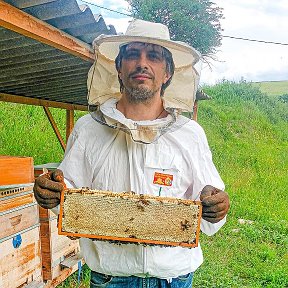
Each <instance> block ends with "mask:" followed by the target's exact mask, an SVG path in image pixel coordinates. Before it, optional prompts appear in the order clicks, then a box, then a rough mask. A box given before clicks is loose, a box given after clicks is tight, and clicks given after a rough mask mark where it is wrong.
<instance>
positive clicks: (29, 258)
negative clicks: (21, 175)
mask: <svg viewBox="0 0 288 288" xmlns="http://www.w3.org/2000/svg"><path fill="white" fill-rule="evenodd" d="M41 268H42V267H41V251H40V236H39V215H38V207H37V203H36V201H35V199H34V196H33V191H32V186H31V185H28V184H27V185H24V184H23V186H22V185H14V186H13V187H12V186H11V185H10V186H0V287H1V288H16V287H24V286H25V285H26V286H27V287H28V286H29V287H32V285H34V283H36V285H37V286H36V287H42V286H41V285H42V284H43V281H42V275H41V272H42V271H41V270H42V269H41ZM23 285H24V286H23ZM26 286H25V287H26Z"/></svg>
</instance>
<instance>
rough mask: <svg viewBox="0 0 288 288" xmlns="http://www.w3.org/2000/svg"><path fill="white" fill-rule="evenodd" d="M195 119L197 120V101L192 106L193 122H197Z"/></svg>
mask: <svg viewBox="0 0 288 288" xmlns="http://www.w3.org/2000/svg"><path fill="white" fill-rule="evenodd" d="M197 118H198V101H197V100H195V102H194V106H193V120H195V121H197Z"/></svg>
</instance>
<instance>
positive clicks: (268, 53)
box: [80, 0, 288, 84]
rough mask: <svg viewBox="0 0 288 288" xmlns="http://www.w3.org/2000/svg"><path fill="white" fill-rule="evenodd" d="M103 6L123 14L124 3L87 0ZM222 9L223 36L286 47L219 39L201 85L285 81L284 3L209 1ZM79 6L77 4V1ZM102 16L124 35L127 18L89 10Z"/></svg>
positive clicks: (287, 34) (287, 31)
mask: <svg viewBox="0 0 288 288" xmlns="http://www.w3.org/2000/svg"><path fill="white" fill-rule="evenodd" d="M87 1H88V2H91V3H96V4H98V5H101V6H103V7H107V8H110V9H112V10H117V11H119V12H123V13H127V14H128V12H127V10H125V9H128V4H127V2H126V1H124V0H115V1H114V0H87ZM212 2H214V3H216V5H217V6H219V7H222V8H223V9H224V10H223V14H224V17H225V19H223V20H222V21H221V24H222V28H223V29H224V31H223V35H227V36H233V37H240V38H249V39H256V40H262V41H268V42H280V43H284V44H287V45H275V44H264V43H257V42H250V41H243V40H235V39H229V38H223V40H222V45H221V46H220V47H219V48H218V50H219V51H218V53H217V54H216V57H217V59H218V61H214V62H212V67H211V69H212V71H211V70H210V68H209V67H207V65H203V68H202V72H201V82H202V83H207V84H215V83H216V82H217V81H221V80H222V79H228V80H234V81H239V80H240V79H241V78H243V79H245V80H247V81H278V80H288V0H277V1H268V0H214V1H213V0H212ZM80 3H81V2H80ZM89 7H90V8H92V11H93V12H94V13H100V14H102V16H103V18H104V20H105V23H106V24H112V25H114V26H115V28H116V31H117V32H118V33H119V32H123V33H124V32H125V31H126V28H127V25H128V21H129V20H130V18H129V17H127V16H123V15H119V14H117V13H113V12H110V11H107V10H105V9H101V8H97V7H95V6H94V7H93V6H92V5H89Z"/></svg>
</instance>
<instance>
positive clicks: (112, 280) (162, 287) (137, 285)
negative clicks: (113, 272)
mask: <svg viewBox="0 0 288 288" xmlns="http://www.w3.org/2000/svg"><path fill="white" fill-rule="evenodd" d="M192 280H193V273H189V274H187V275H183V276H179V277H178V278H173V279H172V281H171V282H170V283H168V281H167V280H163V279H159V278H155V277H148V278H141V277H136V276H129V277H118V276H117V277H116V276H115V277H113V276H110V275H104V274H100V273H97V272H94V271H91V281H90V288H192Z"/></svg>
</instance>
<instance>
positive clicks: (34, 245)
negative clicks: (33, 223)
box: [0, 227, 41, 288]
mask: <svg viewBox="0 0 288 288" xmlns="http://www.w3.org/2000/svg"><path fill="white" fill-rule="evenodd" d="M21 237H22V243H21V245H20V246H19V248H14V247H13V245H12V239H8V240H6V241H4V242H1V243H0V251H1V253H0V287H1V288H16V287H19V286H21V285H23V284H29V283H31V282H32V281H33V279H39V278H40V277H41V254H40V238H39V227H34V228H33V227H31V230H29V231H26V232H25V233H23V234H21Z"/></svg>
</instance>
